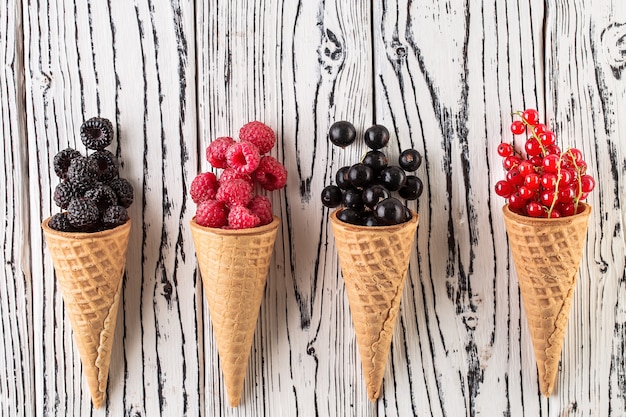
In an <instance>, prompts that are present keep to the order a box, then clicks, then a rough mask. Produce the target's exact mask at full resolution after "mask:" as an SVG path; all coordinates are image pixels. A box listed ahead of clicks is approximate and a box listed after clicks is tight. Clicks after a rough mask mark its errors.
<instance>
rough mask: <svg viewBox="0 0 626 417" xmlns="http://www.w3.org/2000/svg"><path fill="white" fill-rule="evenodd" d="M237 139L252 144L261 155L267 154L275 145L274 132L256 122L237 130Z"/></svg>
mask: <svg viewBox="0 0 626 417" xmlns="http://www.w3.org/2000/svg"><path fill="white" fill-rule="evenodd" d="M239 138H240V139H241V140H242V141H246V142H252V143H254V144H255V145H256V147H257V148H259V153H260V154H261V155H263V154H266V153H268V152H269V151H270V150H271V149H272V148H273V147H274V144H276V135H275V134H274V131H273V130H272V129H271V128H270V127H269V126H267V125H266V124H263V123H261V122H258V121H254V122H250V123H246V124H245V125H243V127H242V128H241V129H239Z"/></svg>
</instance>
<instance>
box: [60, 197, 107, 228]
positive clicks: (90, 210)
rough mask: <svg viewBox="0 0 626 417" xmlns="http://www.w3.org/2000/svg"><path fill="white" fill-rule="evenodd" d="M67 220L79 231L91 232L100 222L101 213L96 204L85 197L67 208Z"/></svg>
mask: <svg viewBox="0 0 626 417" xmlns="http://www.w3.org/2000/svg"><path fill="white" fill-rule="evenodd" d="M67 218H68V220H69V222H70V223H71V224H72V226H74V227H75V228H77V229H78V230H79V231H84V232H87V231H90V230H92V229H93V228H95V227H96V226H97V224H98V221H99V220H100V211H99V210H98V206H96V203H94V202H93V201H91V200H90V199H88V198H85V197H79V198H75V199H73V200H72V201H71V202H70V204H69V205H68V206H67Z"/></svg>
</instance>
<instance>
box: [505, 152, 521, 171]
mask: <svg viewBox="0 0 626 417" xmlns="http://www.w3.org/2000/svg"><path fill="white" fill-rule="evenodd" d="M521 162H522V160H521V159H520V158H519V156H515V155H510V156H507V157H506V158H504V161H503V162H502V166H503V167H504V169H506V170H507V171H508V170H510V169H511V168H513V167H516V166H518V165H519V164H520V163H521Z"/></svg>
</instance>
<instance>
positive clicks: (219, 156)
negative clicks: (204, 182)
mask: <svg viewBox="0 0 626 417" xmlns="http://www.w3.org/2000/svg"><path fill="white" fill-rule="evenodd" d="M233 143H235V141H234V140H233V138H231V137H229V136H222V137H220V138H217V139H215V140H214V141H213V142H211V144H210V145H209V146H208V147H207V148H206V159H207V161H209V163H210V164H211V166H213V167H214V168H228V163H226V151H227V150H228V148H229V147H230V145H232V144H233Z"/></svg>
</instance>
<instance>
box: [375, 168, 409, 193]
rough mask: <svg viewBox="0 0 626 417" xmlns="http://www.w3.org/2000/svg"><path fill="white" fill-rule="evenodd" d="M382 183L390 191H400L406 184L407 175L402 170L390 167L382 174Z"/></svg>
mask: <svg viewBox="0 0 626 417" xmlns="http://www.w3.org/2000/svg"><path fill="white" fill-rule="evenodd" d="M380 181H381V183H382V185H383V186H384V187H385V188H386V189H388V190H389V191H398V190H399V189H400V188H402V187H403V186H404V183H405V182H406V174H405V173H404V170H402V168H400V167H397V166H390V167H387V168H385V169H383V170H382V171H381V172H380Z"/></svg>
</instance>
